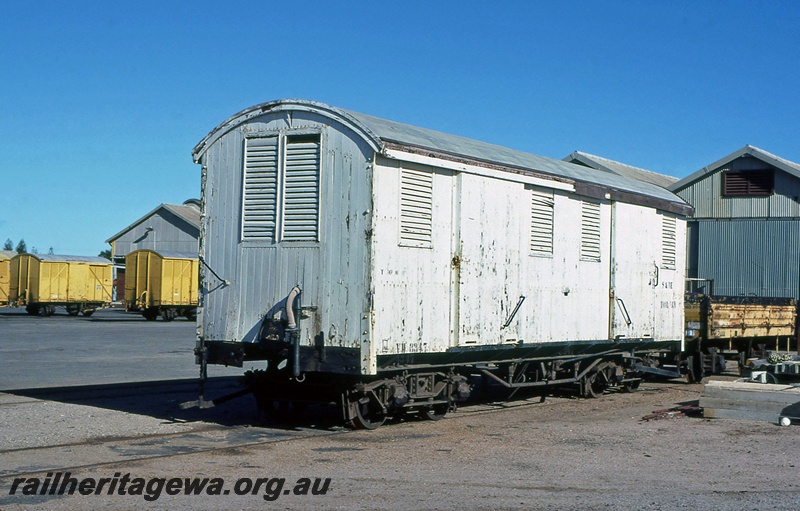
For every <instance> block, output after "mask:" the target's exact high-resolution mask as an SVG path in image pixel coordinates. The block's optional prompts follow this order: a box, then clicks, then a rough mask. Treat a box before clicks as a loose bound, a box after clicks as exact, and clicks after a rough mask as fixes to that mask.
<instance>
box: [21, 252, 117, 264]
mask: <svg viewBox="0 0 800 511" xmlns="http://www.w3.org/2000/svg"><path fill="white" fill-rule="evenodd" d="M22 256H30V257H34V258H36V259H38V260H40V261H54V262H63V263H102V264H112V263H111V261H110V260H108V259H106V258H104V257H93V256H74V255H59V254H17V257H22Z"/></svg>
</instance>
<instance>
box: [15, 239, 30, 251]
mask: <svg viewBox="0 0 800 511" xmlns="http://www.w3.org/2000/svg"><path fill="white" fill-rule="evenodd" d="M15 250H16V251H17V254H27V253H28V245H26V244H25V240H19V243H17V248H16V249H15Z"/></svg>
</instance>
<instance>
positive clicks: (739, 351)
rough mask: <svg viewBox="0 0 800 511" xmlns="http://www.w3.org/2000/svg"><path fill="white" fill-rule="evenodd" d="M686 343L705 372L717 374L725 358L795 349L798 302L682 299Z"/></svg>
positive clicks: (690, 296) (691, 296) (742, 363)
mask: <svg viewBox="0 0 800 511" xmlns="http://www.w3.org/2000/svg"><path fill="white" fill-rule="evenodd" d="M684 304H685V318H686V340H687V344H689V345H693V346H694V347H693V350H694V351H696V352H698V353H700V355H701V357H700V358H702V359H704V361H705V369H704V372H705V373H708V372H709V371H710V372H711V373H717V372H720V371H716V370H714V368H719V367H724V359H725V358H728V359H734V360H738V361H739V364H740V367H744V366H745V364H746V361H747V360H748V359H750V358H753V357H757V356H764V354H765V353H766V350H768V349H769V350H774V351H792V350H796V349H797V340H796V339H797V338H796V335H797V333H796V332H797V328H796V324H797V301H796V300H795V299H793V298H765V297H751V296H714V295H703V294H691V293H690V294H687V295H686V297H685V302H684Z"/></svg>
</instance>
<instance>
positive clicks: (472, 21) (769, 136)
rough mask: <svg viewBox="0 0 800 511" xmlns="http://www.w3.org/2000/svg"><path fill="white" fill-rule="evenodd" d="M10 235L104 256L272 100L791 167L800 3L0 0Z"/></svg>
mask: <svg viewBox="0 0 800 511" xmlns="http://www.w3.org/2000/svg"><path fill="white" fill-rule="evenodd" d="M0 12H1V13H2V15H0V69H2V76H3V78H2V80H0V152H2V156H0V201H1V202H2V208H0V243H2V242H3V241H5V240H6V239H7V238H10V239H12V241H13V242H14V244H15V245H16V243H17V242H18V241H19V239H21V238H24V239H25V241H26V243H27V245H28V249H29V250H30V249H31V248H33V247H36V248H37V249H38V250H39V252H47V250H48V249H49V248H50V247H53V250H54V251H55V253H57V254H70V255H96V254H97V253H99V252H100V251H101V250H104V249H106V248H109V247H108V245H106V244H105V240H106V239H108V238H109V237H111V236H112V235H114V234H116V233H117V232H119V231H120V230H122V229H123V228H125V227H126V226H128V225H129V224H130V223H131V222H133V221H134V220H136V219H138V218H139V217H141V216H142V215H144V214H145V213H147V212H149V211H150V210H151V209H153V208H154V207H156V206H157V205H158V204H160V203H162V202H166V203H178V204H180V203H182V202H183V201H184V200H186V199H188V198H192V197H199V195H200V168H199V166H197V165H195V164H194V163H193V162H192V158H191V151H192V148H193V147H194V145H195V144H196V143H197V142H199V141H200V140H201V139H202V138H203V137H204V136H205V135H206V134H207V133H208V132H209V131H211V130H212V129H213V128H214V127H215V126H216V125H218V124H219V123H220V122H222V121H223V120H225V119H227V118H228V117H229V116H231V115H233V114H234V113H236V112H238V111H240V110H242V109H244V108H246V107H249V106H252V105H255V104H258V103H262V102H265V101H269V100H273V99H280V98H302V99H310V100H315V101H321V102H324V103H329V104H331V105H334V106H338V107H342V108H347V109H350V110H355V111H359V112H363V113H367V114H371V115H375V116H378V117H384V118H387V119H391V120H394V121H400V122H406V123H409V124H414V125H418V126H423V127H426V128H431V129H436V130H440V131H445V132H449V133H454V134H458V135H462V136H467V137H471V138H476V139H479V140H484V141H488V142H492V143H497V144H501V145H505V146H508V147H513V148H515V149H519V150H523V151H528V152H532V153H535V154H540V155H543V156H550V157H554V158H559V159H560V158H563V157H564V156H566V155H567V154H569V153H571V152H572V151H574V150H581V151H585V152H589V153H593V154H597V155H600V156H604V157H606V158H611V159H614V160H618V161H621V162H624V163H628V164H630V165H635V166H639V167H643V168H647V169H650V170H653V171H656V172H662V173H665V174H671V175H674V176H677V177H683V176H686V175H688V174H690V173H692V172H694V171H696V170H698V169H700V168H701V167H703V166H705V165H707V164H709V163H712V162H714V161H716V160H718V159H720V158H722V157H723V156H726V155H728V154H730V153H732V152H734V151H735V150H737V149H739V148H741V147H742V146H744V145H745V144H751V145H755V146H757V147H760V148H762V149H764V150H767V151H769V152H772V153H775V154H777V155H778V156H781V157H784V158H787V159H789V160H792V161H795V162H800V143H799V142H800V136H799V135H800V133H798V131H799V129H800V127H799V126H800V125H799V123H798V121H799V120H800V100H799V99H798V92H799V91H800V85H798V84H800V31H798V29H797V27H798V26H800V2H795V1H788V0H787V1H777V0H776V1H767V2H761V1H754V0H748V1H738V0H734V1H703V2H697V1H669V2H664V1H653V2H650V1H638V2H633V1H606V2H600V1H569V0H564V1H549V2H544V1H518V2H503V1H497V2H474V1H469V0H460V1H429V2H417V1H412V0H405V1H400V2H393V1H382V2H375V1H373V2H335V1H304V2H268V1H261V2H251V1H239V2H235V3H226V2H219V1H215V2H210V1H191V2H190V1H186V2H177V1H176V2H170V1H163V0H162V1H159V2H148V1H139V2H129V1H126V2H117V1H105V2H99V1H98V2H81V1H73V2H50V1H39V2H30V1H18V0H5V1H3V2H2V4H0Z"/></svg>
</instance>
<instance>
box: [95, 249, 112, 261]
mask: <svg viewBox="0 0 800 511" xmlns="http://www.w3.org/2000/svg"><path fill="white" fill-rule="evenodd" d="M97 257H105V258H106V259H108V260H109V261H110V260H111V251H110V250H107V249H106V250H103V251H102V252H100V253H99V254H97Z"/></svg>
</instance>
